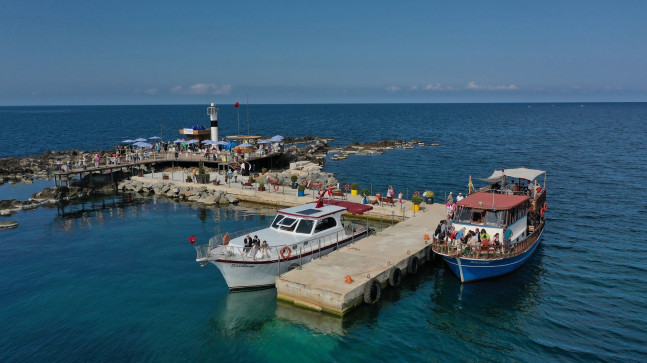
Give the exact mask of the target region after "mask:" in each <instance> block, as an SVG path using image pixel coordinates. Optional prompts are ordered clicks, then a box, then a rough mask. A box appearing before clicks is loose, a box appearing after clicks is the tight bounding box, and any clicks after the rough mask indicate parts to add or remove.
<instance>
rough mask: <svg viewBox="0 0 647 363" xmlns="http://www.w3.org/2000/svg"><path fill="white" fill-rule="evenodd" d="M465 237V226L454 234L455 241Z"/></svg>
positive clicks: (462, 239) (461, 240)
mask: <svg viewBox="0 0 647 363" xmlns="http://www.w3.org/2000/svg"><path fill="white" fill-rule="evenodd" d="M464 238H465V227H463V228H461V229H460V231H458V232H456V235H455V236H454V240H455V241H459V242H463V241H464Z"/></svg>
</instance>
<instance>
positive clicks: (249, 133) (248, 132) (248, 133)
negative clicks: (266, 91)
mask: <svg viewBox="0 0 647 363" xmlns="http://www.w3.org/2000/svg"><path fill="white" fill-rule="evenodd" d="M247 135H251V132H250V131H249V93H248V94H247Z"/></svg>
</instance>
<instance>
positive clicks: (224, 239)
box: [222, 233, 231, 246]
mask: <svg viewBox="0 0 647 363" xmlns="http://www.w3.org/2000/svg"><path fill="white" fill-rule="evenodd" d="M229 241H231V236H230V235H229V233H225V235H224V236H222V244H223V245H225V246H226V245H228V244H229Z"/></svg>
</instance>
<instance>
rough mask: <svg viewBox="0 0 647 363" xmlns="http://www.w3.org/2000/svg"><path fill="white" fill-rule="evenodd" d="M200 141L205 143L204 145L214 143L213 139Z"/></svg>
mask: <svg viewBox="0 0 647 363" xmlns="http://www.w3.org/2000/svg"><path fill="white" fill-rule="evenodd" d="M202 143H203V144H205V145H213V144H215V143H216V142H215V141H211V140H206V141H203V142H202Z"/></svg>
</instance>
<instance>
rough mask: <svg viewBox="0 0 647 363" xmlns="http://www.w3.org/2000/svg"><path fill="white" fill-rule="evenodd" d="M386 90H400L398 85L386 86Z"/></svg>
mask: <svg viewBox="0 0 647 363" xmlns="http://www.w3.org/2000/svg"><path fill="white" fill-rule="evenodd" d="M386 90H387V91H388V92H398V91H399V90H400V87H398V86H391V87H387V88H386Z"/></svg>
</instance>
